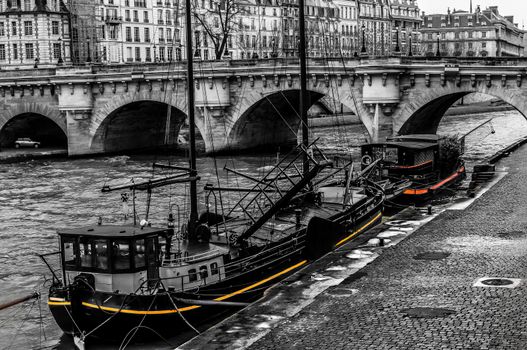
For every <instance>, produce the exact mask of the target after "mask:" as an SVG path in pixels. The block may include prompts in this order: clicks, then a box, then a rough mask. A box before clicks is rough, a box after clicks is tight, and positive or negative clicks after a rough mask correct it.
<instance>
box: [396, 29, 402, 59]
mask: <svg viewBox="0 0 527 350" xmlns="http://www.w3.org/2000/svg"><path fill="white" fill-rule="evenodd" d="M395 52H397V53H399V52H401V48H400V47H399V27H395Z"/></svg>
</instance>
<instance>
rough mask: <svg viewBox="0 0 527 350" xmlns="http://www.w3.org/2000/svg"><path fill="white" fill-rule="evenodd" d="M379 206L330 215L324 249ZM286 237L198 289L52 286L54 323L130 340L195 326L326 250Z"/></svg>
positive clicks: (376, 214) (372, 221)
mask: <svg viewBox="0 0 527 350" xmlns="http://www.w3.org/2000/svg"><path fill="white" fill-rule="evenodd" d="M379 197H380V196H379ZM382 210H383V200H382V198H379V199H378V200H376V201H375V202H374V203H373V204H370V205H369V206H368V208H367V210H365V211H364V212H363V213H362V215H360V216H359V217H355V215H356V213H355V211H353V210H348V211H343V212H341V213H339V214H337V215H335V216H333V217H331V218H329V220H331V221H332V222H333V223H335V224H338V225H341V226H340V227H342V228H343V229H342V230H340V229H339V230H338V231H339V232H331V233H329V232H328V233H329V234H328V235H327V236H326V238H327V239H328V240H329V241H331V242H332V244H331V247H330V249H326V250H327V251H330V250H333V249H336V248H338V247H340V246H341V245H343V244H345V243H347V242H348V241H350V240H352V239H353V238H355V237H356V236H358V235H360V234H361V233H363V232H365V231H366V230H367V229H369V228H371V227H373V226H375V225H376V224H378V223H379V222H380V221H381V219H382ZM336 227H339V226H336ZM327 229H328V228H326V230H327ZM291 242H292V243H291V246H290V247H289V248H287V247H286V249H284V253H283V254H280V257H279V258H277V259H274V260H272V261H267V262H266V263H265V264H262V265H259V266H248V267H247V270H246V271H244V272H242V273H239V274H238V275H236V276H233V277H230V278H226V279H224V280H223V281H220V282H215V283H214V284H211V285H208V286H207V285H205V286H203V287H201V288H199V290H191V291H188V292H163V293H158V294H155V295H127V294H126V295H125V294H116V293H104V292H99V291H88V292H86V291H85V292H84V294H81V295H80V296H79V295H78V293H76V292H75V291H73V292H72V290H71V289H69V290H68V289H65V288H61V287H58V286H55V287H52V288H51V289H50V299H49V301H48V304H49V307H50V310H51V313H52V314H53V316H54V318H55V320H56V321H57V324H58V325H59V326H60V328H61V329H62V330H63V331H64V332H65V333H67V334H70V335H73V334H75V335H80V334H84V336H86V337H90V338H99V339H104V340H105V341H118V342H120V341H122V339H124V338H125V337H126V336H130V335H133V338H134V340H138V339H144V338H153V337H156V336H157V335H156V334H155V333H159V334H160V335H162V336H163V337H167V336H174V335H176V334H178V333H180V332H184V331H188V330H189V329H190V327H189V325H188V324H191V325H193V326H194V327H197V328H199V327H200V325H204V324H207V323H210V321H211V320H216V319H219V317H220V316H222V315H227V314H230V313H233V312H236V311H237V310H239V309H240V307H239V306H231V305H223V304H221V302H239V303H249V302H253V301H255V300H257V299H258V298H260V297H261V296H262V295H263V293H264V291H265V290H266V289H267V288H269V287H270V286H272V285H274V284H276V283H277V282H279V281H281V280H283V279H284V278H287V277H288V276H290V275H292V274H294V273H295V272H297V271H299V270H300V269H302V268H303V267H305V266H306V265H308V264H309V262H310V261H313V260H315V259H316V258H318V257H320V256H321V255H324V254H325V253H326V252H327V251H321V252H317V254H315V255H312V254H308V253H307V251H306V245H305V244H304V245H303V246H298V247H295V246H294V244H296V243H294V241H293V240H291ZM171 298H172V301H171V300H170V299H171ZM183 299H185V300H190V301H192V300H207V301H212V302H213V304H214V303H216V304H217V305H196V304H194V303H188V302H183V301H181V300H183ZM137 327H140V328H137ZM136 330H137V332H135V331H136Z"/></svg>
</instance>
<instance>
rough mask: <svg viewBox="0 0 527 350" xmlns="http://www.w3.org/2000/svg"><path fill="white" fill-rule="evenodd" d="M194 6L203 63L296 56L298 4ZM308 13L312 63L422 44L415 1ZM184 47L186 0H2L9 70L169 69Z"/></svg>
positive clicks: (331, 4)
mask: <svg viewBox="0 0 527 350" xmlns="http://www.w3.org/2000/svg"><path fill="white" fill-rule="evenodd" d="M192 3H193V7H192V9H191V10H192V11H193V12H194V15H193V21H194V23H193V33H194V35H193V41H194V42H193V44H194V52H193V55H194V57H195V58H197V59H202V60H211V59H219V58H230V59H254V58H271V57H296V56H297V55H298V43H299V21H298V16H299V9H298V0H248V1H239V0H224V1H221V2H218V1H213V0H197V1H193V2H192ZM305 6H306V7H305V15H306V35H307V37H306V41H307V54H308V56H309V57H340V56H342V57H352V56H357V55H358V54H360V53H361V49H362V46H363V40H362V39H363V38H364V49H365V52H364V53H363V54H368V55H375V56H382V55H389V54H392V53H394V51H395V49H396V47H397V42H399V48H400V50H401V51H402V52H405V51H407V47H408V45H410V42H411V43H412V45H413V46H414V47H417V45H418V42H419V40H418V37H419V36H418V35H417V32H416V31H417V30H418V28H419V26H420V19H419V18H418V14H419V9H418V7H417V4H416V3H415V0H305ZM15 22H16V23H15ZM396 38H398V39H399V41H397V40H396ZM185 47H186V40H185V7H184V2H183V1H181V0H97V1H94V0H0V64H4V65H6V66H9V67H11V66H12V67H30V66H34V65H35V63H36V64H37V65H39V66H44V65H55V64H59V61H60V62H61V63H62V62H64V63H67V64H70V63H72V64H86V63H101V64H122V63H129V62H169V61H172V60H180V59H184V57H185ZM416 51H418V50H417V49H416ZM35 60H36V61H35Z"/></svg>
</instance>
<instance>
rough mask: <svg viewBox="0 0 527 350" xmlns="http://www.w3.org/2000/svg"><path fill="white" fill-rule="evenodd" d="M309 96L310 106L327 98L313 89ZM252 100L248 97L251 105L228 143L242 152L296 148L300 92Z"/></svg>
mask: <svg viewBox="0 0 527 350" xmlns="http://www.w3.org/2000/svg"><path fill="white" fill-rule="evenodd" d="M308 94H309V103H310V106H309V107H311V106H312V105H313V104H314V103H315V102H317V101H318V100H319V99H321V98H322V97H323V96H324V94H322V93H320V92H318V91H313V90H309V91H308ZM251 95H253V94H251ZM244 97H245V96H244ZM251 97H253V99H250V98H249V97H246V98H248V102H249V103H246V108H245V109H244V110H243V112H242V113H240V115H239V117H238V118H236V120H235V122H234V123H233V125H232V127H231V129H230V130H229V131H228V137H227V142H229V143H231V145H235V146H236V148H242V149H250V148H252V149H254V148H263V147H266V146H275V145H295V144H296V142H297V133H298V131H299V129H300V126H301V121H300V112H299V104H300V101H299V97H300V91H299V90H297V89H291V90H280V91H275V92H272V93H268V94H266V95H263V96H262V95H260V94H258V95H257V96H251ZM227 147H229V145H228V146H227ZM229 148H230V147H229Z"/></svg>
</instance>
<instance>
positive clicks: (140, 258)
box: [134, 239, 146, 269]
mask: <svg viewBox="0 0 527 350" xmlns="http://www.w3.org/2000/svg"><path fill="white" fill-rule="evenodd" d="M134 253H135V254H134V263H135V268H136V269H139V268H143V267H145V266H146V259H145V240H144V239H136V240H135V241H134Z"/></svg>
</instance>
